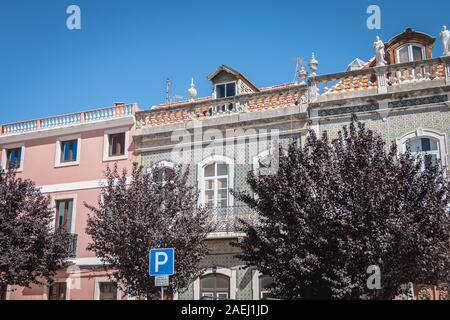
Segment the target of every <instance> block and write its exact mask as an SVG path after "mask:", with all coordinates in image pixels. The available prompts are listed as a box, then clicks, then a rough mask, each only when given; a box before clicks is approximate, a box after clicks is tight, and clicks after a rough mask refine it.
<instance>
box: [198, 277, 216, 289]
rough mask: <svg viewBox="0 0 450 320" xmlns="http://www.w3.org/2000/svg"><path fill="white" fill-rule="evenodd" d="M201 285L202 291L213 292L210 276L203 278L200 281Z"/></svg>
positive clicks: (212, 282)
mask: <svg viewBox="0 0 450 320" xmlns="http://www.w3.org/2000/svg"><path fill="white" fill-rule="evenodd" d="M201 285H202V288H204V289H212V290H214V277H212V276H206V277H203V278H202V280H201Z"/></svg>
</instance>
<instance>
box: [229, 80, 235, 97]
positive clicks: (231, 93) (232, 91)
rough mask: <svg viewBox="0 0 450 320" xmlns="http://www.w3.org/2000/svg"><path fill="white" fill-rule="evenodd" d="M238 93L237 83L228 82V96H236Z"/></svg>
mask: <svg viewBox="0 0 450 320" xmlns="http://www.w3.org/2000/svg"><path fill="white" fill-rule="evenodd" d="M235 95H236V84H235V83H234V82H233V83H228V84H227V97H234V96H235Z"/></svg>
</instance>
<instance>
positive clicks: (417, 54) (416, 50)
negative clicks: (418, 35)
mask: <svg viewBox="0 0 450 320" xmlns="http://www.w3.org/2000/svg"><path fill="white" fill-rule="evenodd" d="M412 56H413V61H420V60H423V55H422V48H421V47H417V46H412Z"/></svg>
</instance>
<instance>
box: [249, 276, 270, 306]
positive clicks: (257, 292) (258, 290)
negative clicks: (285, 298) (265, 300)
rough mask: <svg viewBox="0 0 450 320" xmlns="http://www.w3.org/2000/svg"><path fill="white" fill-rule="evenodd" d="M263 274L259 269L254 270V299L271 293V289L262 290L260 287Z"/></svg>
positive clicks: (259, 298)
mask: <svg viewBox="0 0 450 320" xmlns="http://www.w3.org/2000/svg"><path fill="white" fill-rule="evenodd" d="M262 276H263V274H262V273H261V272H259V271H258V270H255V269H254V270H252V298H253V300H262V295H263V293H270V291H267V290H262V291H261V288H260V278H261V277H262Z"/></svg>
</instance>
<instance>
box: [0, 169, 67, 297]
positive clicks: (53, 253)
mask: <svg viewBox="0 0 450 320" xmlns="http://www.w3.org/2000/svg"><path fill="white" fill-rule="evenodd" d="M53 217H54V210H53V208H52V207H51V206H50V200H49V198H48V197H46V196H44V195H43V194H42V193H41V192H40V191H39V190H38V189H37V188H36V186H35V184H34V183H33V182H32V181H30V180H23V179H21V178H17V176H16V172H15V170H14V169H13V168H11V169H10V170H0V288H2V289H3V290H4V288H5V287H6V286H7V285H19V286H23V287H28V286H30V285H31V284H38V285H40V284H43V283H44V282H45V281H46V280H48V281H50V282H51V281H52V280H51V277H53V276H54V275H55V273H56V271H58V269H60V268H62V267H63V266H64V265H65V260H66V258H67V257H68V253H69V252H68V250H69V241H70V236H69V234H67V232H66V231H65V230H63V229H62V228H58V229H57V230H56V231H55V230H54V227H53V226H52V219H53Z"/></svg>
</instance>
